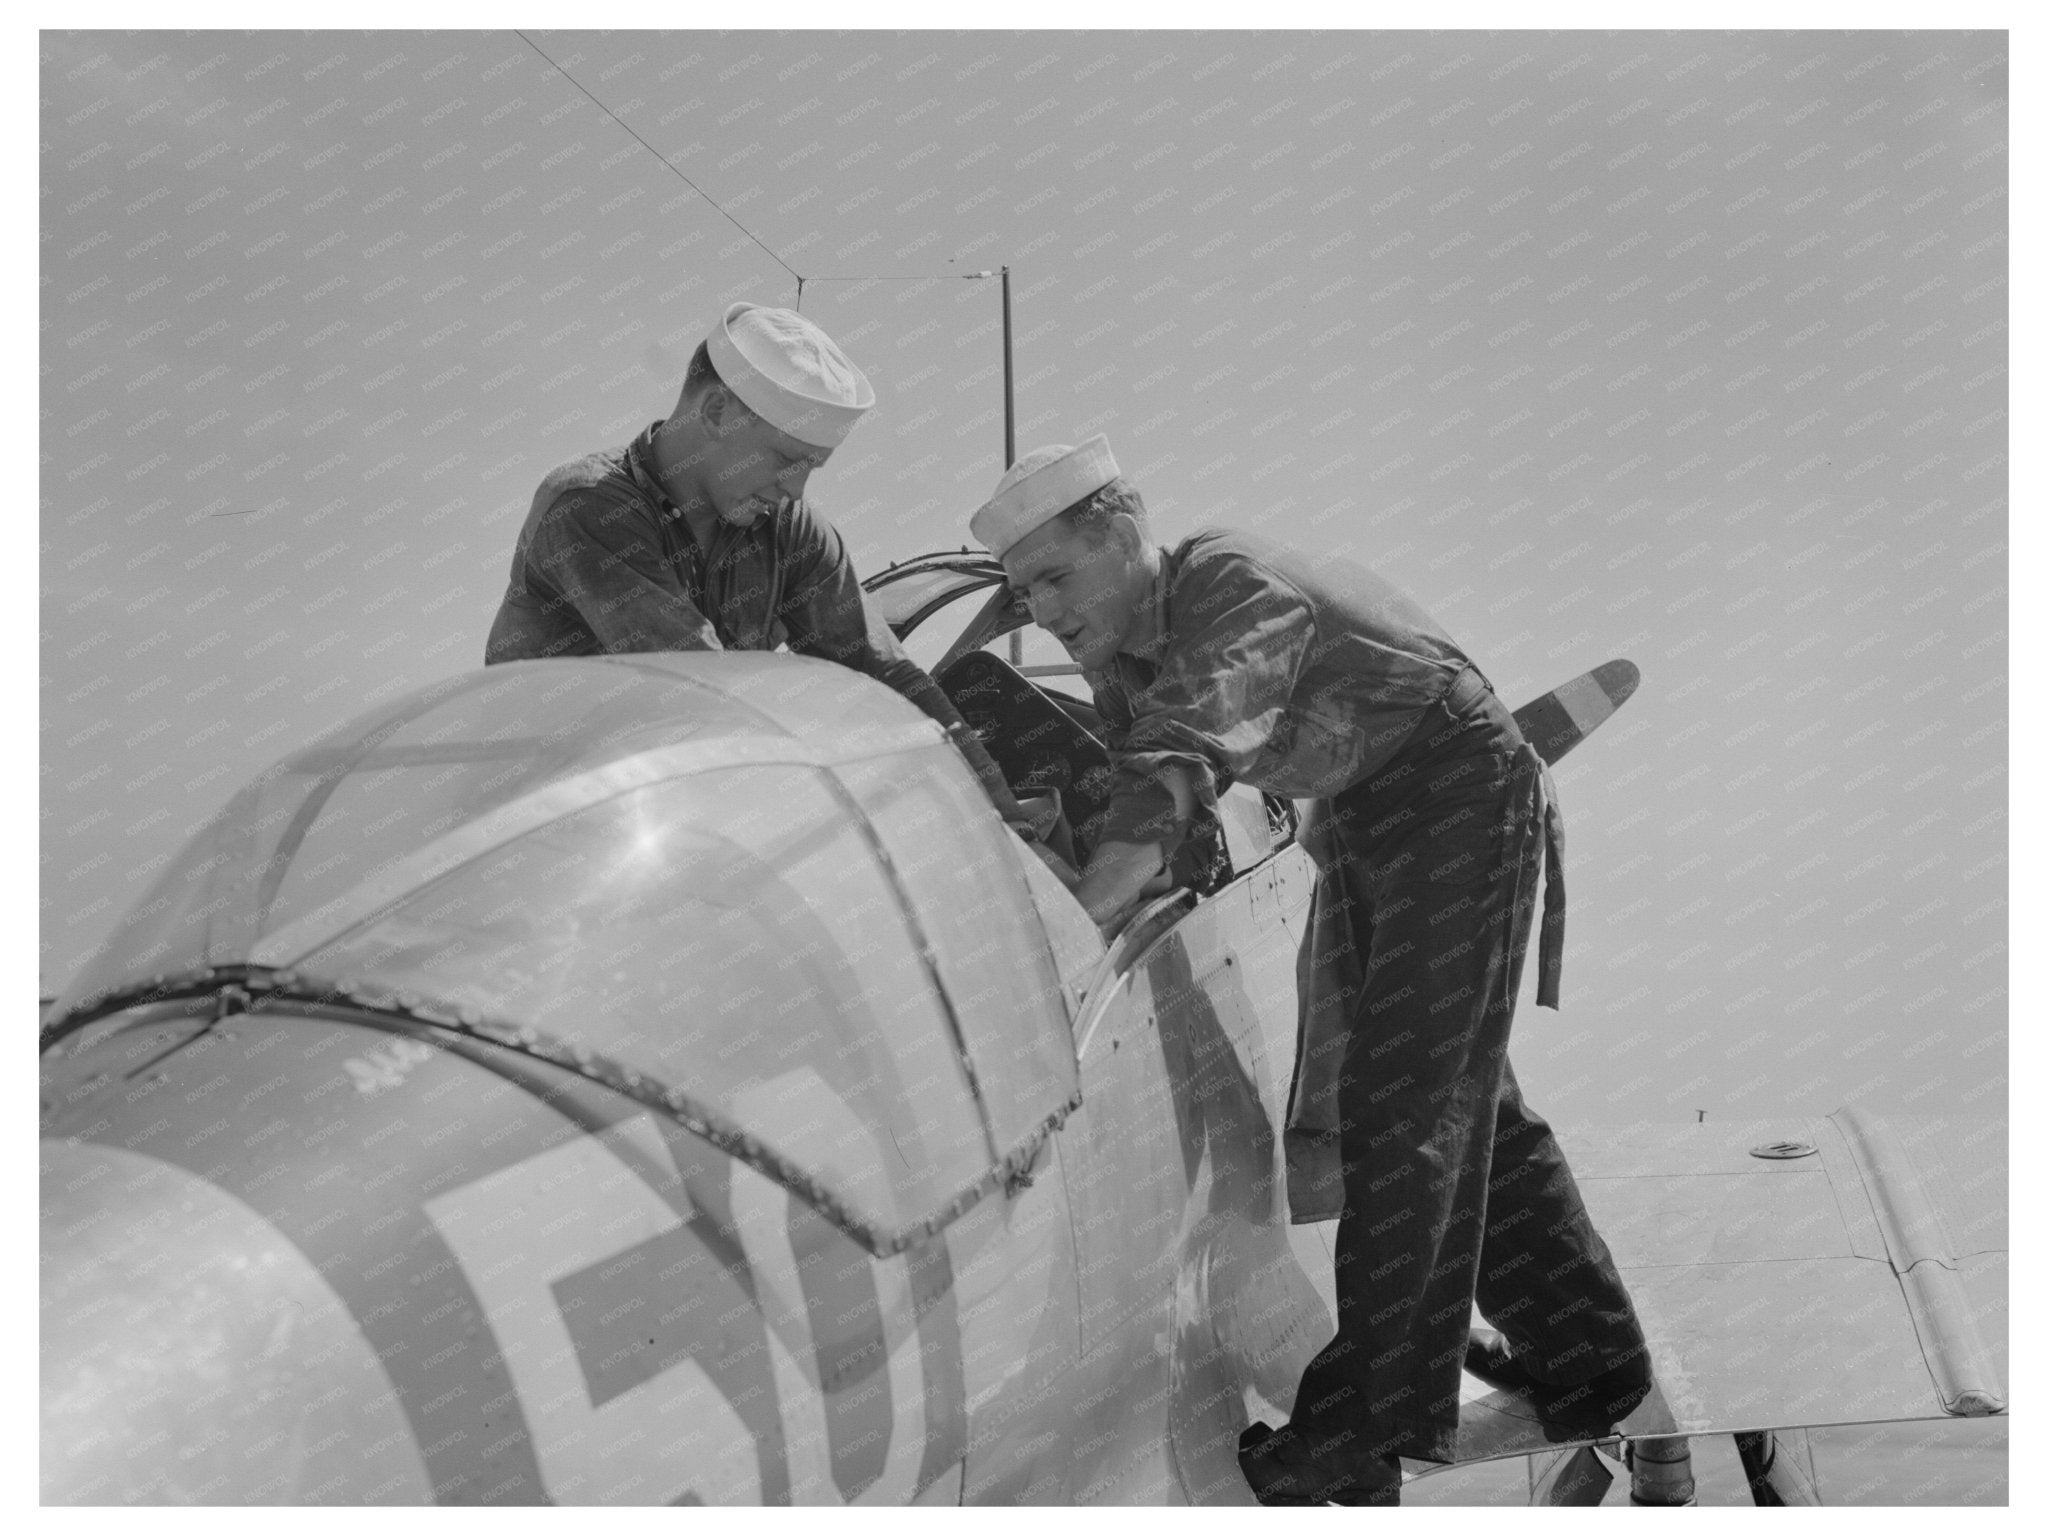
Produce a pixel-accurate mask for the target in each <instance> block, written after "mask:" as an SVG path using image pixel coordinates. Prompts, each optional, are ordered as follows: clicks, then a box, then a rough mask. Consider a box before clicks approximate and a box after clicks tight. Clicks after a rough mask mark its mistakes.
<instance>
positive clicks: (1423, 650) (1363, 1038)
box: [1090, 530, 1643, 1461]
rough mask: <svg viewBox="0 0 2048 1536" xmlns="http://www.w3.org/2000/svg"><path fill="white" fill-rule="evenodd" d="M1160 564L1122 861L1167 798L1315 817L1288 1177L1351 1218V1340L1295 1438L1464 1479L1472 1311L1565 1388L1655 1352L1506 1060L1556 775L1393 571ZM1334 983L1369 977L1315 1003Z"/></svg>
mask: <svg viewBox="0 0 2048 1536" xmlns="http://www.w3.org/2000/svg"><path fill="white" fill-rule="evenodd" d="M1163 554H1164V563H1163V566H1162V570H1161V573H1160V577H1159V581H1158V583H1157V585H1156V587H1155V589H1154V592H1153V594H1152V598H1151V601H1150V604H1149V607H1148V610H1147V611H1146V612H1145V613H1143V614H1141V616H1140V619H1139V622H1138V623H1137V624H1136V625H1134V629H1133V632H1134V634H1137V635H1141V636H1149V637H1150V638H1149V639H1148V640H1146V641H1142V642H1140V643H1139V645H1138V647H1137V649H1136V652H1135V653H1133V652H1119V653H1118V654H1117V655H1116V656H1114V657H1112V658H1111V660H1110V663H1109V665H1108V666H1107V667H1105V668H1104V669H1102V670H1101V671H1099V672H1095V673H1091V674H1090V681H1091V682H1092V683H1093V684H1094V686H1095V690H1096V703H1097V706H1098V707H1099V708H1100V710H1101V712H1102V716H1103V721H1104V725H1105V728H1106V730H1107V731H1108V733H1109V745H1110V748H1111V751H1112V755H1113V757H1114V759H1115V762H1116V766H1117V775H1118V777H1117V783H1116V789H1115V791H1114V793H1113V797H1112V802H1111V807H1110V811H1109V814H1108V818H1107V823H1108V825H1107V828H1106V830H1105V831H1104V832H1103V834H1102V836H1103V837H1104V838H1105V839H1113V840H1119V841H1125V842H1135V843H1146V842H1153V841H1159V842H1162V843H1164V844H1165V845H1166V846H1167V849H1168V852H1169V853H1170V852H1171V850H1172V848H1173V847H1174V846H1175V845H1177V844H1178V842H1179V840H1180V839H1181V837H1182V836H1183V835H1184V834H1185V830H1186V829H1185V824H1184V822H1183V821H1182V819H1181V818H1180V816H1179V813H1178V812H1177V810H1176V805H1175V799H1174V796H1173V794H1172V792H1171V790H1170V788H1169V787H1168V781H1169V780H1170V779H1172V778H1176V777H1177V778H1179V779H1180V780H1181V781H1182V782H1183V783H1184V784H1185V785H1187V786H1188V788H1190V789H1191V790H1192V791H1193V794H1192V798H1193V800H1194V801H1195V802H1196V803H1204V802H1207V803H1213V801H1214V798H1215V795H1216V794H1217V792H1218V791H1219V790H1220V789H1221V788H1222V787H1224V786H1226V785H1227V784H1228V783H1229V782H1230V781H1232V780H1233V779H1242V780H1244V781H1245V782H1247V783H1251V784H1255V785H1258V786H1259V787H1261V788H1264V789H1267V790H1270V791H1272V792H1274V793H1276V794H1281V795H1288V796H1294V797H1306V798H1314V799H1316V800H1318V801H1320V802H1321V804H1320V805H1319V806H1318V811H1319V812H1320V814H1319V816H1318V818H1317V820H1318V821H1319V823H1320V828H1321V833H1320V847H1319V848H1318V849H1316V850H1315V851H1316V852H1317V856H1318V864H1319V866H1320V878H1319V881H1318V886H1317V895H1316V903H1317V911H1318V914H1319V916H1320V918H1321V919H1322V920H1321V921H1320V922H1319V923H1316V924H1314V925H1313V926H1312V927H1311V929H1310V931H1309V933H1308V934H1307V935H1306V936H1305V938H1304V949H1303V956H1302V964H1301V974H1302V978H1303V992H1304V997H1303V1002H1304V1008H1303V1023H1304V1029H1303V1038H1302V1041H1301V1047H1300V1050H1299V1052H1298V1054H1297V1063H1296V1081H1295V1092H1294V1102H1293V1105H1292V1107H1291V1110H1290V1116H1289V1118H1290V1127H1289V1136H1288V1139H1289V1143H1290V1158H1289V1161H1290V1164H1295V1163H1296V1162H1297V1159H1296V1156H1295V1150H1296V1147H1297V1145H1299V1146H1303V1147H1307V1148H1309V1149H1310V1150H1311V1151H1313V1150H1314V1149H1315V1148H1316V1147H1317V1146H1318V1145H1320V1146H1321V1147H1322V1148H1323V1150H1325V1151H1326V1152H1329V1153H1330V1154H1332V1155H1330V1156H1329V1157H1328V1158H1327V1160H1326V1166H1327V1167H1328V1170H1329V1171H1328V1173H1327V1174H1326V1176H1325V1184H1324V1187H1323V1188H1321V1189H1318V1188H1316V1187H1315V1183H1314V1179H1313V1177H1312V1171H1313V1167H1314V1164H1315V1161H1316V1159H1315V1158H1314V1157H1313V1156H1311V1157H1308V1158H1305V1159H1302V1160H1301V1165H1300V1166H1297V1167H1293V1168H1291V1170H1290V1172H1291V1177H1290V1198H1291V1200H1292V1203H1293V1205H1294V1210H1295V1216H1296V1219H1297V1220H1310V1219H1317V1218H1319V1217H1323V1216H1328V1215H1338V1216H1339V1217H1340V1219H1339V1223H1338V1228H1337V1306H1338V1319H1337V1335H1336V1337H1335V1338H1334V1339H1333V1340H1332V1341H1331V1342H1330V1344H1329V1345H1328V1346H1327V1347H1326V1348H1324V1349H1323V1351H1322V1352H1321V1353H1320V1354H1318V1355H1317V1356H1316V1358H1315V1359H1314V1360H1313V1361H1312V1362H1311V1363H1310V1365H1309V1367H1308V1369H1307V1371H1306V1372H1305V1373H1304V1374H1303V1376H1302V1380H1301V1385H1300V1389H1299V1392H1298V1394H1297V1397H1296V1400H1295V1405H1294V1415H1293V1418H1292V1420H1291V1421H1290V1428H1291V1431H1292V1432H1293V1433H1295V1434H1296V1435H1297V1436H1298V1437H1300V1438H1301V1439H1302V1440H1303V1441H1304V1442H1305V1443H1309V1442H1317V1441H1326V1442H1327V1443H1329V1444H1331V1445H1333V1446H1340V1447H1356V1448H1357V1449H1358V1450H1359V1451H1362V1452H1378V1453H1382V1454H1398V1455H1404V1456H1412V1457H1420V1458H1423V1459H1426V1460H1433V1461H1448V1460H1450V1459H1451V1457H1452V1455H1453V1452H1454V1449H1455V1445H1456V1439H1457V1425H1458V1382H1459V1372H1460V1367H1461V1364H1462V1361H1463V1358H1464V1353H1465V1341H1466V1333H1467V1327H1468V1324H1469V1322H1470V1318H1471V1308H1472V1304H1473V1302H1474V1300H1475V1299H1476V1300H1477V1302H1478V1304H1479V1308H1480V1310H1481V1311H1482V1312H1483V1313H1484V1314H1485V1316H1486V1318H1487V1319H1488V1321H1489V1322H1491V1323H1492V1324H1493V1326H1494V1327H1496V1328H1498V1329H1499V1330H1500V1331H1501V1332H1503V1333H1505V1334H1506V1335H1507V1336H1508V1338H1509V1340H1510V1341H1511V1343H1512V1345H1513V1346H1514V1348H1515V1350H1516V1352H1517V1353H1518V1354H1519V1355H1521V1356H1523V1357H1524V1358H1525V1359H1527V1360H1528V1361H1530V1362H1531V1364H1532V1365H1534V1366H1537V1367H1539V1368H1540V1369H1541V1370H1542V1371H1543V1372H1544V1374H1546V1375H1548V1376H1551V1377H1552V1378H1554V1379H1555V1380H1556V1381H1558V1382H1560V1383H1572V1382H1577V1381H1580V1380H1583V1379H1585V1378H1587V1377H1590V1376H1593V1375H1596V1374H1598V1373H1600V1372H1602V1371H1605V1370H1607V1369H1609V1368H1610V1367H1612V1366H1615V1365H1617V1364H1620V1363H1622V1362H1624V1361H1628V1360H1632V1359H1636V1358H1638V1357H1639V1356H1640V1354H1641V1351H1642V1348H1643V1336H1642V1331H1641V1328H1640V1326H1639V1324H1638V1323H1637V1320H1636V1317H1635V1312H1634V1308H1633V1307H1632V1305H1631V1304H1630V1301H1629V1298H1628V1293H1627V1291H1626V1289H1625V1288H1624V1287H1623V1285H1622V1283H1621V1278H1620V1276H1619V1275H1618V1274H1617V1273H1616V1271H1615V1268H1614V1264H1613V1261H1612V1259H1611V1257H1610V1256H1609V1254H1608V1251H1607V1247H1606V1244H1605V1243H1603V1242H1602V1241H1601V1239H1600V1236H1599V1234H1598V1233H1597V1232H1596V1231H1595V1230H1594V1229H1593V1225H1592V1223H1591V1221H1590V1220H1589V1219H1588V1217H1587V1215H1586V1211H1585V1207H1584V1205H1583V1204H1582V1203H1581V1201H1580V1198H1579V1193H1578V1188H1577V1185H1576V1184H1575V1183H1574V1182H1573V1180H1572V1176H1571V1171H1570V1169H1569V1168H1568V1167H1567V1166H1566V1164H1565V1161H1564V1157H1563V1154H1562V1153H1561V1152H1560V1151H1559V1149H1558V1146H1557V1143H1556V1141H1555V1139H1554V1138H1553V1137H1552V1135H1551V1133H1550V1128H1549V1126H1548V1125H1547V1124H1545V1123H1544V1121H1543V1120H1542V1119H1540V1118H1539V1117H1537V1116H1536V1115H1535V1114H1533V1113H1532V1112H1530V1110H1529V1109H1528V1108H1527V1107H1526V1106H1525V1105H1524V1104H1523V1103H1522V1099H1521V1094H1520V1091H1519V1090H1518V1089H1517V1087H1516V1085H1515V1079H1514V1073H1513V1072H1512V1070H1511V1069H1510V1068H1509V1066H1508V1061H1507V1042H1508V1028H1509V1023H1510V1021H1511V1019H1512V1016H1513V1012H1514V1004H1515V997H1516V994H1517V991H1518V989H1519V985H1520V981H1521V969H1522V959H1523V956H1524V954H1525V953H1526V950H1527V947H1528V943H1529V939H1530V935H1531V930H1532V927H1533V922H1534V914H1535V904H1536V883H1537V875H1538V871H1539V869H1540V868H1541V867H1542V863H1543V857H1544V851H1545V846H1546V842H1547V843H1548V845H1549V848H1550V853H1551V858H1552V868H1553V873H1554V872H1555V859H1556V854H1557V837H1556V832H1557V820H1556V817H1555V812H1554V807H1552V806H1550V805H1549V803H1548V794H1547V789H1548V785H1547V779H1548V775H1547V774H1546V773H1545V772H1544V770H1543V766H1542V763H1541V761H1540V759H1538V758H1537V756H1536V754H1535V751H1534V750H1533V749H1532V748H1531V747H1529V746H1528V744H1527V743H1526V742H1524V741H1523V739H1522V736H1521V733H1520V731H1519V730H1518V729H1517V727H1516V726H1515V723H1514V720H1513V718H1512V716H1511V715H1510V714H1509V713H1508V711H1507V709H1506V708H1505V707H1504V706H1503V705H1502V704H1501V703H1500V701H1499V700H1498V699H1496V698H1495V697H1494V695H1493V691H1492V689H1491V688H1490V687H1489V686H1488V685H1487V683H1486V681H1485V679H1484V678H1483V677H1482V676H1481V675H1480V673H1479V671H1478V669H1477V668H1475V667H1474V666H1473V665H1472V664H1471V662H1470V661H1469V660H1468V659H1467V658H1466V656H1465V655H1464V653H1463V652H1462V651H1461V650H1459V649H1458V647H1457V645H1456V644H1455V643H1454V642H1453V641H1452V640H1451V639H1450V638H1449V636H1447V635H1446V634H1445V633H1444V631H1443V630H1442V629H1441V628H1440V627H1439V626H1438V625H1437V624H1436V622H1435V621H1434V620H1433V619H1431V618H1430V617H1429V615H1428V614H1427V613H1425V612H1424V611H1423V610H1422V609H1421V608H1420V607H1419V606H1418V605H1417V604H1415V603H1414V602H1413V601H1411V600H1410V599H1409V598H1408V597H1406V596H1405V595H1404V594H1402V593H1401V592H1400V591H1399V590H1398V589H1397V588H1395V587H1394V586H1393V585H1392V584H1391V583H1389V582H1387V581H1385V580H1383V579H1381V578H1380V577H1379V576H1377V575H1375V574H1374V573H1373V572H1371V571H1369V570H1367V569H1365V568H1364V567H1362V566H1359V565H1356V564H1353V563H1351V562H1349V561H1345V560H1340V559H1330V558H1322V557H1317V556H1312V555H1310V554H1307V553H1306V552H1303V551H1300V550H1292V549H1288V548H1285V547H1284V546H1281V545H1278V544H1274V543H1272V542H1270V541H1267V540H1264V539H1258V538H1254V537H1252V536H1249V535H1244V534H1238V533H1234V532H1226V531H1221V530H1205V531H1203V532H1201V533H1197V534H1196V535H1194V536H1193V537H1192V538H1190V539H1188V540H1187V541H1186V542H1184V543H1182V544H1181V545H1180V546H1179V547H1178V548H1175V549H1172V550H1168V551H1164V552H1163ZM1552 894H1553V895H1554V896H1555V897H1557V898H1559V900H1558V901H1557V903H1556V905H1555V906H1554V908H1553V910H1552V912H1551V913H1549V914H1547V917H1546V925H1545V936H1544V937H1545V947H1546V949H1548V950H1550V954H1549V956H1548V957H1547V958H1548V959H1549V961H1550V963H1549V964H1548V965H1547V966H1546V967H1545V969H1546V973H1547V974H1546V976H1545V984H1544V986H1543V988H1542V989H1541V991H1540V992H1539V998H1540V1000H1542V1001H1546V1002H1549V1003H1551V1004H1552V1006H1555V991H1556V977H1557V968H1556V964H1555V960H1556V951H1555V946H1556V945H1557V943H1558V942H1559V941H1560V940H1561V938H1562V928H1561V922H1560V921H1550V920H1549V919H1550V918H1553V917H1554V918H1557V919H1561V917H1562V903H1561V897H1562V885H1561V883H1558V884H1555V885H1553V887H1552ZM1347 956H1348V959H1349V961H1350V964H1349V965H1346V964H1345V963H1344V961H1345V960H1346V958H1347ZM1333 975H1339V976H1341V975H1349V976H1350V977H1351V978H1352V982H1351V984H1350V986H1349V987H1348V988H1346V989H1344V990H1342V991H1339V992H1335V993H1333V992H1332V990H1331V989H1330V988H1329V987H1327V986H1323V987H1318V986H1316V985H1314V982H1315V981H1316V980H1317V978H1322V979H1324V980H1327V978H1329V977H1330V976H1333ZM1340 1063H1341V1069H1339V1064H1340ZM1332 1186H1334V1187H1332ZM1339 1190H1341V1196H1340V1195H1339V1194H1338V1191H1339Z"/></svg>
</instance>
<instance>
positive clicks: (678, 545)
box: [484, 422, 1023, 825]
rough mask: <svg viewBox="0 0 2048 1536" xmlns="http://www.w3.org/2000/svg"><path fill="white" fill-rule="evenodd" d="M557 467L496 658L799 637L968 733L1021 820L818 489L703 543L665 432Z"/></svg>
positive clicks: (526, 543)
mask: <svg viewBox="0 0 2048 1536" xmlns="http://www.w3.org/2000/svg"><path fill="white" fill-rule="evenodd" d="M660 425H661V423H660V422H654V423H652V424H650V425H649V426H648V427H647V429H646V430H645V431H643V432H642V433H641V434H640V435H639V436H638V437H636V438H634V439H633V441H632V442H631V443H630V444H628V445H627V446H626V447H624V448H613V449H607V450H605V451H603V452H600V453H593V454H587V455H585V456H584V457H583V458H580V459H573V460H571V461H570V462H569V463H567V464H563V465H561V466H559V467H558V468H556V469H553V470H550V471H549V472H548V475H547V478H546V479H544V480H542V481H541V484H540V489H539V490H537V491H535V492H534V495H533V505H532V507H531V508H530V509H529V510H528V512H527V514H526V522H525V523H524V524H523V525H522V526H521V528H520V530H519V542H518V545H517V547H516V548H515V549H514V551H513V554H512V573H511V579H510V581H509V582H508V583H507V585H506V589H505V598H504V601H503V602H502V603H500V604H499V605H498V616H497V618H496V620H495V621H494V622H493V623H492V625H491V633H490V638H489V639H488V640H487V641H486V642H485V644H484V663H485V665H487V666H488V665H490V664H492V663H494V662H501V661H530V660H535V659H538V658H543V657H549V656H601V655H608V654H617V653H620V652H627V651H721V650H732V651H772V650H774V649H775V648H776V647H777V646H778V645H784V644H786V645H787V646H788V647H789V648H790V649H791V650H792V651H795V652H797V653H798V654H800V655H804V656H817V657H822V658H823V659H825V660H827V661H836V662H838V663H839V664H840V665H842V666H847V667H851V668H853V669H854V670H855V671H857V672H862V673H865V674H866V675H867V676H869V677H872V678H874V679H875V680H876V681H877V682H881V683H886V684H888V685H889V686H890V687H891V688H893V689H895V690H896V691H897V692H898V693H900V694H902V695H903V697H904V698H906V699H908V700H909V701H910V702H911V703H912V704H915V705H916V706H917V707H918V708H919V709H921V710H923V711H924V712H925V713H926V714H927V715H929V716H930V717H931V718H932V719H934V720H936V721H937V722H938V723H939V724H940V725H941V726H943V727H945V728H946V730H947V731H948V733H949V734H950V735H951V736H952V737H953V740H954V743H955V745H956V746H958V747H959V749H960V751H961V753H962V755H963V756H965V757H966V759H967V761H968V765H969V766H970V767H972V768H973V770H974V773H975V777H977V778H978V779H980V780H981V783H982V788H983V789H984V790H986V791H987V792H988V796H989V798H990V800H992V801H993V802H994V803H995V806H996V809H997V810H998V811H999V812H1000V813H1001V814H1002V816H1003V818H1004V819H1005V820H1006V821H1009V822H1011V823H1012V824H1013V825H1017V824H1020V823H1021V822H1022V820H1023V812H1022V811H1020V810H1019V809H1018V808H1017V803H1016V801H1015V799H1014V798H1012V796H1011V795H1010V792H1009V787H1008V786H1007V785H1006V784H1005V783H1004V780H1003V776H1002V772H1001V770H1000V769H998V768H997V767H996V765H995V762H994V761H993V759H991V758H990V757H989V755H988V752H987V750H986V749H985V748H984V747H983V746H982V745H981V743H980V742H979V741H978V740H977V739H976V738H975V736H974V733H973V732H972V731H970V730H968V729H967V727H966V725H965V724H964V723H963V722H962V721H961V719H960V713H959V711H958V710H956V709H955V708H954V707H953V704H952V701H951V700H950V699H948V698H947V697H946V695H945V694H944V693H943V692H942V691H941V690H940V688H939V685H938V684H937V683H935V682H933V681H932V680H931V678H930V677H929V676H928V675H927V674H926V673H925V671H924V669H923V668H922V667H920V666H918V665H917V663H916V662H914V661H912V660H911V659H910V658H909V657H908V656H906V655H905V654H904V653H903V647H902V646H901V645H899V644H898V643H897V641H896V637H895V635H893V634H891V633H890V631H889V626H888V625H887V624H885V623H883V622H882V620H881V619H880V618H878V617H877V616H876V615H875V614H874V613H873V612H872V611H871V610H870V609H869V608H868V606H867V602H866V600H865V598H864V597H863V596H862V593H861V590H860V581H859V579H858V578H857V577H856V576H855V575H854V570H853V561H852V560H851V559H849V558H848V557H847V553H846V545H845V543H844V542H843V541H842V540H841V539H840V537H839V532H838V530H837V529H835V528H834V527H833V526H832V525H831V524H830V523H828V522H826V521H825V520H824V519H823V518H822V517H819V516H818V515H817V514H816V513H815V512H813V511H812V510H811V509H810V507H809V505H808V504H807V503H805V502H803V501H790V502H785V503H784V504H783V506H782V507H781V509H780V510H778V511H777V512H776V513H775V514H774V515H773V516H772V517H764V518H761V519H759V520H758V521H756V522H755V523H753V524H752V525H751V526H749V527H745V528H740V527H736V526H734V525H732V524H730V523H726V522H722V521H721V522H720V523H719V524H718V525H717V527H716V529H715V530H714V531H713V533H712V535H711V542H710V547H709V548H700V547H699V546H698V544H697V541H696V539H695V538H694V537H693V536H692V535H691V533H690V528H689V525H688V524H687V523H686V522H685V521H684V520H683V515H682V513H681V512H679V511H678V510H677V509H676V507H675V506H674V504H673V503H672V502H671V501H670V500H669V498H668V494H667V493H666V492H665V491H663V490H662V488H661V482H660V480H659V479H658V478H657V477H656V475H655V472H654V431H655V428H656V427H659V426H660Z"/></svg>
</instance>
